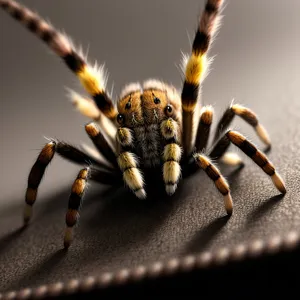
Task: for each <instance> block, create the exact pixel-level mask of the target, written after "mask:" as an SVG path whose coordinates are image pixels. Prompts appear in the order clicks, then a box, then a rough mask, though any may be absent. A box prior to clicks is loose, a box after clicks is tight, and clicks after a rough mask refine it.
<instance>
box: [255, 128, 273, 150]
mask: <svg viewBox="0 0 300 300" xmlns="http://www.w3.org/2000/svg"><path fill="white" fill-rule="evenodd" d="M255 130H256V133H257V135H258V136H259V138H260V139H261V140H262V141H263V142H264V143H265V145H266V146H268V147H271V139H270V136H269V134H268V132H267V130H266V129H265V128H264V127H263V126H262V125H261V124H258V125H257V126H256V127H255Z"/></svg>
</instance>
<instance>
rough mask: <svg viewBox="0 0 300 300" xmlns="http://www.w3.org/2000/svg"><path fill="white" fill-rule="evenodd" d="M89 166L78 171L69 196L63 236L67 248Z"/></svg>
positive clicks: (71, 238)
mask: <svg viewBox="0 0 300 300" xmlns="http://www.w3.org/2000/svg"><path fill="white" fill-rule="evenodd" d="M89 173H90V170H89V168H84V169H82V170H80V172H79V173H78V175H77V177H76V179H75V181H74V183H73V186H72V190H71V194H70V197H69V205H68V211H67V214H66V225H67V228H66V230H65V236H64V247H65V248H69V247H70V245H71V243H72V241H73V229H74V226H75V225H76V224H77V223H78V220H79V209H80V206H81V204H82V199H83V196H84V192H85V190H86V186H87V180H88V176H89Z"/></svg>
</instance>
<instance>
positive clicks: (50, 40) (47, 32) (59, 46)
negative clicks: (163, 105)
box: [0, 0, 117, 120]
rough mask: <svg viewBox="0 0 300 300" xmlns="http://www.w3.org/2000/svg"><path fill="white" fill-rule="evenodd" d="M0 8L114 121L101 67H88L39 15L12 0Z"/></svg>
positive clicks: (4, 1)
mask: <svg viewBox="0 0 300 300" xmlns="http://www.w3.org/2000/svg"><path fill="white" fill-rule="evenodd" d="M0 6H1V7H2V8H3V9H4V10H5V11H6V12H7V13H8V14H10V15H11V16H12V17H13V18H15V19H16V20H18V21H19V22H20V23H22V24H23V25H24V26H26V27H27V28H28V29H29V30H30V31H31V32H32V33H34V34H35V35H37V36H38V37H39V38H40V39H41V40H43V41H44V42H45V43H46V44H47V45H48V47H49V48H50V49H51V50H52V51H53V52H54V53H55V54H56V55H58V56H59V57H60V58H61V59H62V60H63V61H64V62H65V63H66V65H67V66H68V67H69V69H70V70H71V71H72V72H73V73H75V75H76V76H77V77H78V79H79V81H80V82H81V84H82V85H83V87H84V88H85V90H86V91H87V92H88V93H89V94H90V95H91V96H92V97H93V99H94V101H95V103H96V105H97V107H98V108H99V110H100V111H101V112H102V113H103V114H104V115H105V116H107V117H108V118H109V119H111V120H114V119H115V117H116V115H117V111H116V108H115V106H114V104H113V102H112V100H111V99H110V96H109V95H108V94H107V93H106V91H105V89H106V75H105V73H104V70H103V68H102V67H100V68H99V67H98V66H97V64H95V66H90V65H89V64H88V63H87V61H86V59H85V58H84V55H81V54H80V52H76V50H75V49H74V46H73V45H72V43H71V41H70V40H69V39H68V38H67V37H66V36H65V35H63V34H62V33H60V32H59V31H58V30H56V29H55V28H54V27H53V26H51V25H50V24H49V23H47V22H46V21H45V20H43V19H42V18H41V17H40V16H39V15H37V14H36V13H34V12H32V11H31V10H29V9H28V8H26V7H24V6H22V5H21V4H19V3H17V2H15V1H13V0H1V1H0Z"/></svg>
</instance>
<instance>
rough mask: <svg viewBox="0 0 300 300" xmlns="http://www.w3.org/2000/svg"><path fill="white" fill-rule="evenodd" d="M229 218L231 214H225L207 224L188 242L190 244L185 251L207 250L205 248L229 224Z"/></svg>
mask: <svg viewBox="0 0 300 300" xmlns="http://www.w3.org/2000/svg"><path fill="white" fill-rule="evenodd" d="M229 219H230V217H229V216H223V217H220V218H218V219H216V220H214V221H212V222H211V223H209V224H208V225H207V226H205V227H204V228H202V229H201V230H200V231H199V232H197V233H196V234H195V236H194V237H193V239H192V240H191V241H190V242H189V243H188V245H187V246H186V247H185V249H184V252H185V253H188V254H190V253H198V252H201V251H203V250H205V248H206V247H207V246H208V245H209V243H210V242H211V241H212V239H213V238H214V237H215V236H216V235H217V234H219V233H220V231H221V230H222V228H223V227H224V226H225V225H226V224H227V222H228V220H229Z"/></svg>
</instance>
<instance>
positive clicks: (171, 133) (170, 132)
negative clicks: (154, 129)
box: [161, 118, 181, 195]
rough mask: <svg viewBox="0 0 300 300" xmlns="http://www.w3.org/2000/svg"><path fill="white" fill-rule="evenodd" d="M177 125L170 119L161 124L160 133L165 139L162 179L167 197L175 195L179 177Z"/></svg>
mask: <svg viewBox="0 0 300 300" xmlns="http://www.w3.org/2000/svg"><path fill="white" fill-rule="evenodd" d="M178 130H179V127H178V123H177V122H176V121H174V120H173V119H172V118H169V119H168V120H165V121H163V122H162V123H161V133H162V136H163V137H164V138H165V139H166V145H165V147H164V152H163V161H164V166H163V178H164V182H165V186H166V192H167V194H168V195H172V194H174V193H175V191H176V188H177V183H178V181H179V178H180V176H181V168H180V164H179V163H180V159H181V148H180V146H179V145H178Z"/></svg>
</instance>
